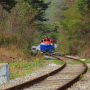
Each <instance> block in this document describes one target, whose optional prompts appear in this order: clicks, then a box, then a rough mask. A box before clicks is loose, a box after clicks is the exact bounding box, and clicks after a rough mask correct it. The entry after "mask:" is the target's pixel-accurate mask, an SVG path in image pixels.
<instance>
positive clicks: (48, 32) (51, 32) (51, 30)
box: [35, 24, 58, 45]
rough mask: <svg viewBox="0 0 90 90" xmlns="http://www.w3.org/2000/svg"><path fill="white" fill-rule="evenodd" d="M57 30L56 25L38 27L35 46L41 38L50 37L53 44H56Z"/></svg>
mask: <svg viewBox="0 0 90 90" xmlns="http://www.w3.org/2000/svg"><path fill="white" fill-rule="evenodd" d="M57 28H58V25H56V24H41V25H39V26H38V32H37V33H38V36H36V41H35V44H36V45H38V44H39V43H40V40H41V38H43V37H50V38H52V39H53V40H54V43H56V42H57V33H58V31H57Z"/></svg>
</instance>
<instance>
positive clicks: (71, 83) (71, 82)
mask: <svg viewBox="0 0 90 90" xmlns="http://www.w3.org/2000/svg"><path fill="white" fill-rule="evenodd" d="M61 57H64V58H69V59H72V60H75V61H80V62H83V61H81V60H78V59H75V58H71V57H66V56H61ZM83 66H84V67H85V68H84V70H83V71H82V72H80V73H79V74H78V75H77V76H76V77H75V78H74V79H72V80H71V81H69V82H68V83H66V84H65V85H63V86H61V87H59V88H58V89H56V90H66V89H67V88H69V87H71V85H73V84H74V83H75V82H77V81H79V78H80V76H81V74H85V73H86V72H87V68H88V67H87V64H86V63H85V62H83Z"/></svg>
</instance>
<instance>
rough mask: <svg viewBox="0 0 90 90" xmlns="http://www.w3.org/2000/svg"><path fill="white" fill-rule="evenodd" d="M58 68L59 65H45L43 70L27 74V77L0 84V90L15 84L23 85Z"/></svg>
mask: <svg viewBox="0 0 90 90" xmlns="http://www.w3.org/2000/svg"><path fill="white" fill-rule="evenodd" d="M60 66H61V65H57V64H54V63H52V64H49V65H47V66H45V67H43V68H41V69H39V70H37V71H35V72H34V73H32V74H28V75H26V76H24V77H21V78H16V79H13V80H10V81H9V82H7V83H4V84H0V90H2V89H6V88H9V87H12V86H15V85H17V84H21V83H23V82H26V81H29V80H32V79H34V78H36V77H40V76H42V75H44V74H47V73H49V72H51V71H53V70H55V69H57V68H59V67H60Z"/></svg>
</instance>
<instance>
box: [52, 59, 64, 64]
mask: <svg viewBox="0 0 90 90" xmlns="http://www.w3.org/2000/svg"><path fill="white" fill-rule="evenodd" d="M52 61H53V63H55V64H60V65H63V64H64V62H63V61H60V60H52Z"/></svg>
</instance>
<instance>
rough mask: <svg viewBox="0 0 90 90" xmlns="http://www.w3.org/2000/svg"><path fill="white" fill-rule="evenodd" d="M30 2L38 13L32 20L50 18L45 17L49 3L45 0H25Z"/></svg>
mask: <svg viewBox="0 0 90 90" xmlns="http://www.w3.org/2000/svg"><path fill="white" fill-rule="evenodd" d="M24 1H26V2H28V3H29V4H30V5H32V8H34V9H35V10H37V15H36V16H35V18H34V19H32V21H31V22H33V21H36V20H39V21H46V20H48V19H45V18H44V16H45V10H46V9H47V8H48V5H49V4H50V2H49V3H45V2H44V0H24Z"/></svg>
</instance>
